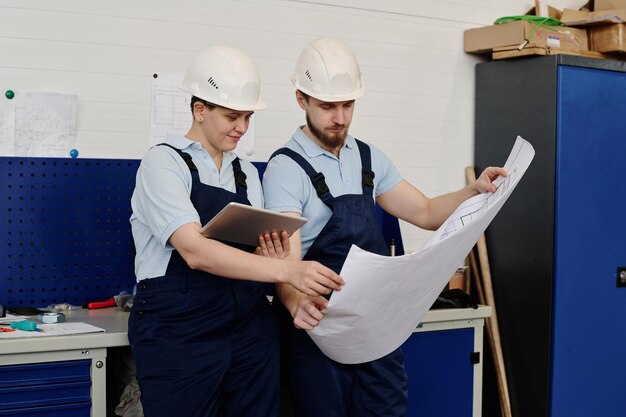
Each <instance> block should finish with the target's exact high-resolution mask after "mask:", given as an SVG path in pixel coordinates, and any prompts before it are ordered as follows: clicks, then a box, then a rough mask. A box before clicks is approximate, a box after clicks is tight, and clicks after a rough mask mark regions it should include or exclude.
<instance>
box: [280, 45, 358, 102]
mask: <svg viewBox="0 0 626 417" xmlns="http://www.w3.org/2000/svg"><path fill="white" fill-rule="evenodd" d="M291 82H292V84H293V85H294V86H295V87H296V88H297V89H298V90H300V91H302V92H303V93H305V94H307V95H309V96H311V97H315V98H316V99H318V100H322V101H328V102H336V101H348V100H354V99H357V98H359V97H362V96H363V94H364V91H365V90H364V87H363V76H362V75H361V69H360V68H359V63H358V61H357V60H356V57H355V56H354V54H353V53H352V51H350V49H349V48H348V47H347V46H346V44H344V43H343V42H342V41H340V40H339V39H333V38H318V39H315V40H313V41H311V43H309V44H308V45H307V46H306V48H304V51H302V53H301V54H300V57H299V58H298V62H297V63H296V72H295V74H293V75H292V76H291Z"/></svg>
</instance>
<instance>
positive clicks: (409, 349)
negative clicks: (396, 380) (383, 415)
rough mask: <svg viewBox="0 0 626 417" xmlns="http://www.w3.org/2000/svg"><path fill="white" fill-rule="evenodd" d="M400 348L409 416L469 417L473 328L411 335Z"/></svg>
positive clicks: (471, 385) (471, 407)
mask: <svg viewBox="0 0 626 417" xmlns="http://www.w3.org/2000/svg"><path fill="white" fill-rule="evenodd" d="M402 349H403V350H404V362H405V368H406V371H407V374H408V377H409V414H408V416H409V417H421V416H429V417H471V416H472V415H473V400H474V395H473V392H474V390H473V386H474V366H475V364H473V363H472V361H471V358H472V354H473V353H474V329H472V328H467V329H454V330H441V331H429V332H423V333H413V335H412V336H411V337H410V338H409V340H407V341H406V342H405V343H404V345H402Z"/></svg>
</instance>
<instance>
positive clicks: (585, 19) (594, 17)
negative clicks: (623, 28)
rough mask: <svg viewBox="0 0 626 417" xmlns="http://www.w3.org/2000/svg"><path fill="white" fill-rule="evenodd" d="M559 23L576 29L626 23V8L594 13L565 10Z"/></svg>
mask: <svg viewBox="0 0 626 417" xmlns="http://www.w3.org/2000/svg"><path fill="white" fill-rule="evenodd" d="M561 22H563V23H565V24H566V25H567V26H576V27H590V26H600V25H608V24H613V23H621V22H626V8H625V9H611V10H599V11H596V12H587V11H584V10H572V9H565V10H563V14H562V15H561Z"/></svg>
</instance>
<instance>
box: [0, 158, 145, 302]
mask: <svg viewBox="0 0 626 417" xmlns="http://www.w3.org/2000/svg"><path fill="white" fill-rule="evenodd" d="M138 166H139V161H138V160H124V159H115V160H107V159H64V158H20V157H1V158H0V189H1V190H2V192H1V193H0V213H1V215H0V236H1V238H2V243H1V248H2V249H1V252H2V253H1V254H0V303H4V304H6V305H8V306H26V305H28V306H47V305H48V304H51V303H60V302H69V303H72V304H81V303H83V302H84V301H86V300H94V299H105V298H109V297H111V296H112V295H114V294H118V293H119V292H121V291H124V290H126V291H129V290H131V289H132V286H133V284H134V282H135V274H134V265H133V262H134V255H135V249H134V245H133V240H132V236H131V233H130V224H129V218H130V214H131V209H130V197H131V195H132V192H133V189H134V187H135V173H136V171H137V168H138Z"/></svg>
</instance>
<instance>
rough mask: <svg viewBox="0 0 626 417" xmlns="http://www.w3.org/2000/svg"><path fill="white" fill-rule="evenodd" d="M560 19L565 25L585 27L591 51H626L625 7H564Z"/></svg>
mask: <svg viewBox="0 0 626 417" xmlns="http://www.w3.org/2000/svg"><path fill="white" fill-rule="evenodd" d="M625 1H626V0H625ZM561 20H562V21H563V23H565V24H567V25H572V26H576V27H579V28H587V32H588V37H589V49H590V50H592V51H596V52H603V53H607V52H626V31H625V30H624V25H626V8H624V9H611V10H598V11H595V12H585V11H580V10H569V9H565V10H564V11H563V16H562V17H561Z"/></svg>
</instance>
